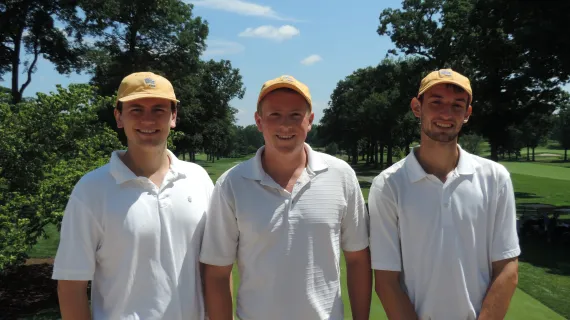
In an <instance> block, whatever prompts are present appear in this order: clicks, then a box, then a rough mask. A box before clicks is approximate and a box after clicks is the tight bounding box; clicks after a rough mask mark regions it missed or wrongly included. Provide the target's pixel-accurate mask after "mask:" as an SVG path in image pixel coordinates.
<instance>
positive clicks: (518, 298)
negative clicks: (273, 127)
mask: <svg viewBox="0 0 570 320" xmlns="http://www.w3.org/2000/svg"><path fill="white" fill-rule="evenodd" d="M247 158H249V157H244V158H236V159H221V160H219V161H216V162H214V163H211V162H206V161H205V158H203V157H201V156H198V157H197V162H198V164H200V165H202V166H203V167H204V168H205V169H206V170H207V171H208V172H209V173H210V177H211V178H212V180H213V181H216V180H217V178H218V177H219V176H220V175H221V174H222V173H223V172H224V171H225V170H227V169H229V168H231V167H233V166H235V165H236V164H238V163H239V162H241V161H243V160H244V159H247ZM531 165H535V164H531ZM553 168H557V167H553ZM355 169H356V171H357V174H358V176H359V180H360V182H361V187H362V188H363V191H364V192H365V193H366V194H367V193H368V192H367V191H368V188H369V185H370V179H371V178H373V177H374V176H375V174H377V172H378V171H377V170H370V171H368V170H365V168H364V167H363V166H362V165H359V166H357V167H355ZM531 169H532V168H531ZM558 169H559V170H569V169H568V168H563V167H559V168H558ZM535 171H536V170H535ZM536 179H539V180H536ZM540 179H546V180H543V181H542V180H540ZM513 181H514V185H515V190H516V191H517V192H518V193H519V194H533V195H534V197H535V198H533V199H530V200H534V201H531V202H541V203H547V201H545V200H548V202H549V203H551V204H557V205H560V204H562V203H564V202H565V201H568V199H570V196H569V195H568V192H566V193H564V192H559V188H561V187H562V185H559V184H558V182H556V181H560V183H562V184H564V183H566V189H568V186H569V185H570V184H568V181H564V180H560V179H556V180H555V179H550V178H540V177H537V176H530V175H524V174H513ZM533 181H534V182H533ZM536 181H539V182H536ZM553 181H554V182H553ZM553 192H554V193H556V192H559V194H556V195H555V196H554V197H551V196H549V195H550V194H552V193H553ZM365 198H367V195H365ZM519 200H528V199H519V198H517V201H519ZM48 235H49V238H48V239H42V240H41V241H40V242H39V243H38V245H37V246H36V247H35V248H34V249H33V250H32V251H31V252H30V255H31V256H32V257H36V258H39V257H53V256H54V255H55V250H56V248H57V243H58V241H59V239H58V233H57V230H56V229H55V228H53V227H49V229H48ZM556 261H557V260H553V261H552V260H551V261H550V263H557V262H556ZM551 270H552V269H551V267H550V266H545V267H544V268H542V267H539V266H535V263H534V262H521V274H520V285H519V289H517V292H516V294H515V296H514V297H513V300H512V303H511V306H510V309H509V312H508V314H507V317H506V319H513V320H514V319H517V320H518V319H523V320H524V319H528V320H534V319H536V320H539V319H541V320H542V319H565V318H570V310H568V312H567V313H566V309H565V308H564V306H563V304H566V305H568V301H567V297H569V296H570V294H568V295H566V296H563V295H562V294H561V293H562V292H561V291H559V290H560V289H559V288H558V286H560V285H562V287H566V290H567V289H568V288H570V284H568V285H567V284H564V283H568V281H569V280H570V277H568V275H567V274H566V276H561V275H560V274H556V275H553V274H551ZM341 282H342V294H343V301H344V305H345V319H351V311H350V304H349V299H348V290H347V286H346V266H345V263H344V257H343V259H342V261H341ZM238 286H239V274H238V272H237V268H235V267H234V290H235V292H234V297H235V296H236V293H237V288H238ZM521 289H523V290H524V291H525V292H526V293H525V292H523V291H521ZM530 289H534V290H530ZM276 290H279V288H276ZM541 292H549V293H550V295H549V296H547V297H546V296H542V295H541ZM559 292H560V294H559ZM566 292H567V291H565V293H564V294H566ZM527 293H531V294H533V295H534V297H532V296H530V295H529V294H527ZM537 296H538V297H541V300H542V301H543V302H544V304H543V303H541V302H539V301H537V300H536V299H535V297H537ZM545 304H547V305H549V306H550V307H551V308H556V310H557V311H558V312H559V313H561V314H562V312H564V313H563V314H564V315H565V317H562V316H560V315H558V314H557V313H555V312H554V311H553V310H551V309H550V308H549V307H547V306H545ZM234 305H235V301H234ZM293 307H294V306H293ZM55 308H57V306H55V307H54V309H55ZM30 319H32V318H30ZM43 319H48V318H43ZM50 319H58V318H57V317H54V318H50ZM370 319H387V318H386V315H385V313H384V310H383V308H382V305H381V303H380V301H379V300H378V298H377V297H376V295H375V294H373V299H372V306H371V315H370Z"/></svg>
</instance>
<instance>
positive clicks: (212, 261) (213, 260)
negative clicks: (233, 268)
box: [200, 256, 235, 267]
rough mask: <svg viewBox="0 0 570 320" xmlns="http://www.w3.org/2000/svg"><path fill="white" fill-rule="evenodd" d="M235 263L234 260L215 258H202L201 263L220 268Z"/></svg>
mask: <svg viewBox="0 0 570 320" xmlns="http://www.w3.org/2000/svg"><path fill="white" fill-rule="evenodd" d="M234 261H235V259H232V258H214V257H206V256H200V262H202V263H204V264H210V265H213V266H219V267H225V266H229V265H232V264H233V263H234Z"/></svg>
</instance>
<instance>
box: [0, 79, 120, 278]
mask: <svg viewBox="0 0 570 320" xmlns="http://www.w3.org/2000/svg"><path fill="white" fill-rule="evenodd" d="M111 101H112V98H110V97H108V98H107V97H100V96H97V95H96V94H95V91H94V89H93V88H91V87H89V86H88V85H70V86H69V88H68V89H63V88H61V87H58V91H57V92H56V93H52V94H51V95H46V94H38V96H37V98H35V99H29V100H27V101H24V102H22V103H20V104H18V105H8V104H7V102H4V103H0V110H1V111H2V112H1V115H2V117H1V118H0V136H2V139H0V155H1V156H0V173H2V175H1V177H2V178H1V179H0V186H2V193H1V195H0V243H2V246H1V247H0V270H5V269H6V268H7V267H9V266H14V265H18V264H20V263H22V262H23V261H24V260H25V258H26V252H27V251H28V250H29V249H30V248H31V247H32V246H33V245H35V244H36V243H37V240H38V238H39V237H40V236H43V235H44V227H45V226H46V225H47V224H50V223H54V224H59V223H60V221H61V216H62V212H63V210H64V208H65V205H66V203H67V199H68V198H69V194H70V193H71V189H72V188H73V186H74V185H75V183H76V182H77V181H78V180H79V178H80V177H81V176H82V175H84V174H85V173H87V172H88V171H90V170H93V169H95V168H96V167H98V166H100V165H102V164H103V163H105V162H107V161H108V159H109V156H110V153H111V152H112V151H113V150H115V149H119V148H121V147H122V145H121V143H120V142H119V139H118V137H117V134H116V133H115V132H114V131H113V130H111V128H109V127H108V126H107V125H105V124H103V123H100V122H99V121H98V120H97V110H98V109H100V108H101V106H103V105H106V104H108V103H111Z"/></svg>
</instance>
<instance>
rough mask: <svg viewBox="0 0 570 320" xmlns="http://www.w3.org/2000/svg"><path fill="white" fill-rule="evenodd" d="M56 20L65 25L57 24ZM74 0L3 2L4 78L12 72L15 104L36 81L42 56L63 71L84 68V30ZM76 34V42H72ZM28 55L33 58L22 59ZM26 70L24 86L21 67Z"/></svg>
mask: <svg viewBox="0 0 570 320" xmlns="http://www.w3.org/2000/svg"><path fill="white" fill-rule="evenodd" d="M55 20H57V21H59V22H60V23H63V24H64V27H63V28H61V29H60V28H57V27H56V26H55ZM78 21H79V18H78V16H77V13H76V5H75V2H74V1H66V0H34V1H30V0H11V1H3V3H2V4H0V79H2V76H3V75H4V74H5V73H7V72H10V73H11V77H12V86H11V94H12V103H18V102H20V101H21V100H22V96H23V93H24V90H26V88H27V87H28V85H29V84H30V83H31V81H32V75H33V73H34V72H35V71H36V64H37V61H38V58H39V57H40V56H42V57H43V58H44V59H46V60H48V61H50V62H52V63H53V64H54V65H55V67H56V70H57V71H58V72H59V73H64V74H69V73H71V72H72V71H74V70H75V71H79V70H81V69H82V68H83V67H84V65H83V64H82V60H81V56H82V54H83V48H82V45H81V42H82V31H81V30H82V29H81V28H80V27H79V25H78ZM73 37H75V41H70V39H71V38H73ZM24 54H27V55H29V56H30V58H31V60H24V61H22V55H24ZM22 66H23V71H24V72H25V73H26V78H25V81H24V83H22V84H21V85H20V79H19V77H20V74H21V69H20V68H21V67H22Z"/></svg>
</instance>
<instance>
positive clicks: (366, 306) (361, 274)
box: [346, 261, 372, 320]
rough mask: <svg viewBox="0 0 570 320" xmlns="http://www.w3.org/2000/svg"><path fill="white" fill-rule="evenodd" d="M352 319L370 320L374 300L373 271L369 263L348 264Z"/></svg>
mask: <svg viewBox="0 0 570 320" xmlns="http://www.w3.org/2000/svg"><path fill="white" fill-rule="evenodd" d="M346 273H347V285H348V295H349V299H350V307H351V310H352V319H355V320H359V319H368V318H369V317H370V302H371V299H372V269H371V268H370V262H369V261H358V262H352V263H347V264H346Z"/></svg>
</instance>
